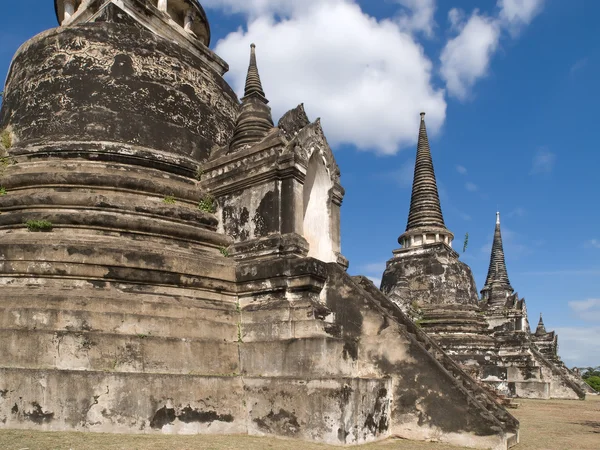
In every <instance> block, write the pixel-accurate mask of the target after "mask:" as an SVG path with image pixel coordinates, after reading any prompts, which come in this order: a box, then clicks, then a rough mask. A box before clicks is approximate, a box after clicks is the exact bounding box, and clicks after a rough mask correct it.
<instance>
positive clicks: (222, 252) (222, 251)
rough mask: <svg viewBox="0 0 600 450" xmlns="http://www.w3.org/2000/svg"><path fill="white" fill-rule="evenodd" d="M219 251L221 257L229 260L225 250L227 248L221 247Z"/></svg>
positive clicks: (227, 252) (227, 251)
mask: <svg viewBox="0 0 600 450" xmlns="http://www.w3.org/2000/svg"><path fill="white" fill-rule="evenodd" d="M219 251H220V252H221V255H223V256H224V257H225V258H229V256H230V255H229V250H227V247H221V248H219Z"/></svg>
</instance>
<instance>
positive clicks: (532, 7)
mask: <svg viewBox="0 0 600 450" xmlns="http://www.w3.org/2000/svg"><path fill="white" fill-rule="evenodd" d="M543 5H544V0H499V1H498V6H499V7H500V19H501V20H503V21H504V22H505V23H506V24H507V26H509V27H511V28H512V29H514V28H515V27H519V26H522V25H527V24H529V23H530V22H531V21H532V20H533V18H534V17H535V16H537V15H538V13H539V12H540V11H541V10H542V6H543Z"/></svg>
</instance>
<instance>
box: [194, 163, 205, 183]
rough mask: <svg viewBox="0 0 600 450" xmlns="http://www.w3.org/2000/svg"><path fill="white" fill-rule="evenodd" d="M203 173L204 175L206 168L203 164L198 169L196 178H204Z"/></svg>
mask: <svg viewBox="0 0 600 450" xmlns="http://www.w3.org/2000/svg"><path fill="white" fill-rule="evenodd" d="M202 175H204V169H203V168H202V166H198V168H197V169H196V180H198V181H200V180H201V179H202Z"/></svg>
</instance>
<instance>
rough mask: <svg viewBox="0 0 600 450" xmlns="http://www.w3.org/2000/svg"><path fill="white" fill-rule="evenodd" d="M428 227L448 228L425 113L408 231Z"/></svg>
mask: <svg viewBox="0 0 600 450" xmlns="http://www.w3.org/2000/svg"><path fill="white" fill-rule="evenodd" d="M426 227H427V228H428V227H436V228H446V225H445V224H444V217H443V216H442V208H441V206H440V197H439V194H438V189H437V183H436V180H435V172H434V171H433V161H432V159H431V150H430V149H429V139H428V138H427V128H426V127H425V113H421V126H420V128H419V141H418V144H417V160H416V163H415V176H414V179H413V187H412V196H411V198H410V212H409V214H408V224H407V226H406V231H410V230H413V229H416V228H426Z"/></svg>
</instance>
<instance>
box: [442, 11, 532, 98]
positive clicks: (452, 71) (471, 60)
mask: <svg viewBox="0 0 600 450" xmlns="http://www.w3.org/2000/svg"><path fill="white" fill-rule="evenodd" d="M543 4H544V0H498V3H497V6H498V8H499V11H498V12H497V14H496V15H494V16H486V15H484V14H481V13H480V12H479V10H477V9H475V10H474V11H473V13H472V14H471V16H470V17H469V19H468V20H466V21H465V13H464V12H463V11H461V10H459V9H457V8H453V9H451V10H450V11H449V13H448V21H449V23H450V29H451V30H452V31H454V32H455V33H457V35H456V36H455V37H454V38H452V39H450V40H449V41H448V42H447V43H446V46H445V47H444V49H443V51H442V54H441V56H440V61H441V69H440V73H441V75H442V78H443V79H444V81H445V82H446V87H447V89H448V93H449V94H450V95H451V96H453V97H456V98H458V99H460V100H465V99H466V98H467V97H468V95H469V92H470V90H471V88H472V87H473V86H474V85H475V83H476V82H477V81H478V80H479V79H480V78H482V77H484V76H485V75H487V73H488V71H489V66H490V61H491V58H492V56H493V55H494V54H495V53H496V51H497V50H498V48H499V45H500V39H501V36H502V32H503V31H508V32H509V33H510V34H511V35H512V36H513V37H516V36H517V35H518V34H519V32H520V31H521V29H522V28H523V27H524V26H525V25H527V24H529V23H530V22H531V21H532V20H533V18H534V17H535V16H536V15H537V14H539V12H540V11H541V10H542V7H543Z"/></svg>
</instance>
